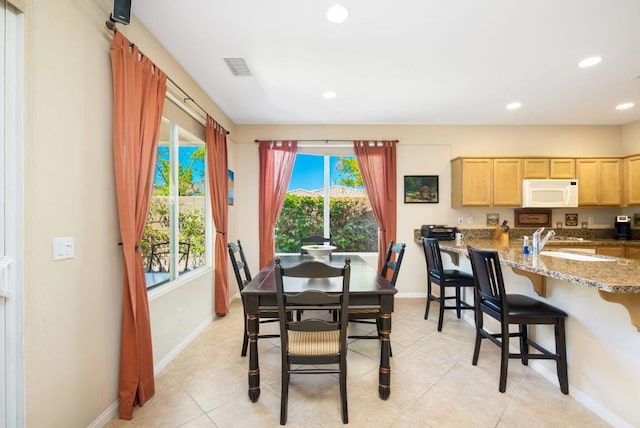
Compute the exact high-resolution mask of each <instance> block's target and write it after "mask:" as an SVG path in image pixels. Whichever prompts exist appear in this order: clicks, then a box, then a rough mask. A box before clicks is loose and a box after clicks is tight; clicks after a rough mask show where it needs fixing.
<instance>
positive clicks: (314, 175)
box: [287, 153, 353, 191]
mask: <svg viewBox="0 0 640 428" xmlns="http://www.w3.org/2000/svg"><path fill="white" fill-rule="evenodd" d="M345 157H346V158H353V156H345ZM339 161H340V156H331V157H330V159H329V167H330V169H331V172H330V174H331V175H330V180H331V182H330V184H331V185H335V184H337V183H336V182H337V180H338V179H339V178H340V177H341V176H343V174H340V173H338V170H337V169H336V165H337V164H338V162H339ZM323 170H324V156H322V155H310V154H304V153H298V154H297V155H296V162H295V164H294V166H293V172H292V173H291V181H290V182H289V188H288V189H287V190H288V191H292V190H296V189H305V190H317V189H322V188H323V187H324V177H323Z"/></svg>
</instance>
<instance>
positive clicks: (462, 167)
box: [451, 158, 493, 207]
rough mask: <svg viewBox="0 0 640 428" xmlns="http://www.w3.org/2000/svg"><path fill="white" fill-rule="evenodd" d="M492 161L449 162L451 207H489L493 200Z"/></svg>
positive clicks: (459, 159) (474, 159)
mask: <svg viewBox="0 0 640 428" xmlns="http://www.w3.org/2000/svg"><path fill="white" fill-rule="evenodd" d="M492 179H493V159H485V158H464V159H463V158H457V159H454V160H452V161H451V206H452V207H461V206H490V205H491V202H492V200H493V194H492V193H493V192H492V191H493V187H492Z"/></svg>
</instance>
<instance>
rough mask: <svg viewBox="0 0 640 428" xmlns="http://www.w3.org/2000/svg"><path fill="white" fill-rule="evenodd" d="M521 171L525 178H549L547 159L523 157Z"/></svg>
mask: <svg viewBox="0 0 640 428" xmlns="http://www.w3.org/2000/svg"><path fill="white" fill-rule="evenodd" d="M522 171H523V172H522V176H523V178H526V179H534V180H536V179H539V180H543V179H545V178H549V159H523V164H522Z"/></svg>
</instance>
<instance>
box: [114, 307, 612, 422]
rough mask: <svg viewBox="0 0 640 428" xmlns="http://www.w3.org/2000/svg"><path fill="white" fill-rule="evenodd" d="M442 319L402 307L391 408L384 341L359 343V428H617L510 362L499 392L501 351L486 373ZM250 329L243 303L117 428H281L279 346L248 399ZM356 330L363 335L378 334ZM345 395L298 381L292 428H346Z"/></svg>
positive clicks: (354, 398) (453, 325) (485, 364)
mask: <svg viewBox="0 0 640 428" xmlns="http://www.w3.org/2000/svg"><path fill="white" fill-rule="evenodd" d="M437 309H438V306H437V303H432V306H431V311H433V312H432V314H433V315H432V316H431V317H430V318H429V320H424V319H423V315H424V299H396V308H395V312H394V314H393V329H392V334H391V341H392V347H393V354H394V357H393V358H392V360H391V367H392V373H391V397H390V398H389V399H388V400H387V401H382V400H380V399H379V398H378V363H379V356H380V353H379V344H378V341H376V340H354V341H352V342H351V343H350V345H349V354H348V379H349V384H348V402H349V426H352V427H394V428H397V427H433V428H435V427H501V428H506V427H527V428H530V427H563V428H564V427H606V426H609V425H608V424H607V423H606V422H605V421H603V420H602V419H600V418H599V417H598V416H597V415H595V414H594V413H593V412H591V411H590V410H588V409H586V408H585V407H583V406H582V405H581V404H579V403H578V402H577V401H576V400H574V399H573V398H572V397H570V396H565V395H563V394H562V393H561V392H560V390H559V389H558V388H557V387H556V386H555V385H553V384H552V383H550V382H549V381H547V380H546V379H544V378H543V377H542V376H541V375H539V374H538V373H536V372H535V371H533V370H532V369H530V368H528V367H525V366H522V365H521V364H520V363H519V362H518V361H517V360H511V361H510V366H509V377H508V381H507V392H506V393H504V394H501V393H500V392H498V376H499V353H498V347H497V346H495V345H493V344H491V343H489V342H484V343H483V345H482V349H481V352H480V360H479V363H478V365H477V366H475V367H474V366H472V365H471V357H472V354H473V340H474V329H473V327H472V326H471V325H470V324H468V323H467V322H465V321H463V320H458V319H456V318H455V314H454V313H453V312H452V311H447V312H448V313H447V314H446V315H445V324H444V328H443V331H442V332H441V333H438V331H437V330H436V320H437ZM434 318H435V320H434ZM242 328H243V323H242V307H241V303H240V301H239V300H235V301H234V302H233V303H232V304H231V312H230V314H229V315H228V316H226V317H224V318H220V319H216V320H215V321H214V322H213V323H212V324H211V325H209V326H208V327H207V329H206V330H205V331H204V332H203V333H202V334H200V335H199V336H198V337H197V338H196V339H195V340H194V341H193V342H192V343H191V344H189V346H188V347H187V348H186V349H185V350H184V351H182V352H181V353H180V355H178V356H177V357H176V358H175V359H174V360H173V361H172V362H171V363H170V364H169V365H168V366H167V367H166V368H165V369H164V370H163V371H162V372H161V373H160V374H159V375H158V376H157V378H156V394H155V396H154V397H153V398H152V399H151V400H150V401H149V402H147V403H146V404H145V405H144V407H141V408H135V409H134V413H133V419H132V420H131V421H123V420H119V419H113V420H112V421H110V423H109V424H108V425H107V426H108V427H110V428H112V427H126V426H153V427H220V428H222V427H275V426H279V419H280V416H279V415H280V348H279V346H278V344H279V339H263V340H260V342H259V354H260V377H261V395H260V400H259V401H258V402H257V403H252V402H251V401H250V400H249V398H248V396H247V369H248V357H246V358H242V357H240V349H241V344H242V340H241V339H242ZM350 328H351V326H350ZM353 328H354V329H358V330H360V332H362V331H363V329H367V330H368V329H369V326H365V325H359V326H358V325H355V326H354V327H353ZM276 329H277V325H276V324H266V325H264V324H263V325H261V332H263V333H264V332H266V331H271V330H273V331H275V330H276ZM354 333H355V332H354ZM365 334H366V333H365ZM545 363H546V362H545ZM550 369H552V370H553V365H551V366H550ZM569 381H571V380H569ZM338 394H339V390H338V381H337V378H335V377H333V376H331V375H322V376H309V375H307V376H300V375H299V376H292V379H291V386H290V389H289V417H288V421H287V425H288V426H291V427H298V426H299V427H312V428H315V427H337V426H343V425H342V422H341V417H340V401H339V398H338Z"/></svg>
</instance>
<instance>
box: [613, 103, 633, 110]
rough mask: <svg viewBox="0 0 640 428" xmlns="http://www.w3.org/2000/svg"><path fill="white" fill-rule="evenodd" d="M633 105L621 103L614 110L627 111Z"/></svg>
mask: <svg viewBox="0 0 640 428" xmlns="http://www.w3.org/2000/svg"><path fill="white" fill-rule="evenodd" d="M634 105H635V104H634V103H622V104H618V105H617V106H616V110H628V109H630V108H631V107H633V106H634Z"/></svg>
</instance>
